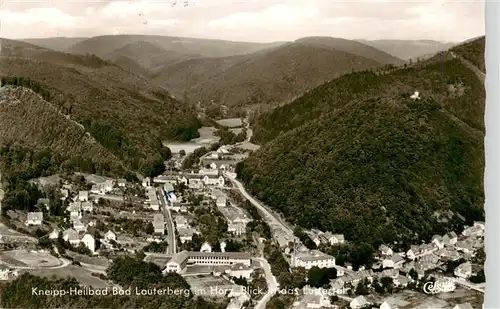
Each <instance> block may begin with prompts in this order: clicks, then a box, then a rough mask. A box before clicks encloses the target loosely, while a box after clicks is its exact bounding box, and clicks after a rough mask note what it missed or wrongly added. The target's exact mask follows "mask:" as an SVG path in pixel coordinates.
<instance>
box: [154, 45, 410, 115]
mask: <svg viewBox="0 0 500 309" xmlns="http://www.w3.org/2000/svg"><path fill="white" fill-rule="evenodd" d="M403 63H404V62H403V61H402V60H400V59H397V58H395V57H393V56H391V55H389V54H387V53H384V52H381V51H378V50H376V49H374V48H372V47H370V46H366V45H363V44H361V43H359V42H354V41H349V40H343V39H334V38H323V37H312V38H303V39H299V40H297V41H295V42H291V43H286V44H282V45H280V46H278V47H274V48H267V49H263V50H260V51H257V52H254V53H250V54H245V55H237V56H232V57H217V58H199V59H191V60H187V61H182V62H178V63H176V64H174V65H172V66H166V67H165V68H164V69H163V70H161V71H159V72H157V73H156V74H155V76H154V81H155V82H156V83H157V84H159V85H164V86H165V87H167V88H168V89H169V90H170V91H171V92H172V93H173V94H175V95H176V96H179V95H183V94H187V95H188V97H187V99H188V100H189V101H190V102H202V103H203V102H205V103H206V102H210V101H214V102H219V103H220V104H224V105H227V106H228V107H233V108H246V107H248V106H255V105H266V106H276V105H279V104H281V103H284V102H287V101H289V100H291V99H292V98H294V97H295V96H297V95H299V94H301V93H303V92H305V91H307V90H308V89H311V88H314V87H316V86H318V85H320V84H321V83H323V82H326V81H327V80H330V79H332V78H336V77H339V76H341V75H342V74H346V73H351V72H353V71H358V70H365V69H368V68H377V67H382V66H384V65H394V64H398V65H401V64H403Z"/></svg>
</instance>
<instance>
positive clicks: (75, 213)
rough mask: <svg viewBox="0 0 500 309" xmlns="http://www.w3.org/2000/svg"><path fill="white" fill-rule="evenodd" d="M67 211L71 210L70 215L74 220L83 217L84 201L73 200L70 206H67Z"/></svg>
mask: <svg viewBox="0 0 500 309" xmlns="http://www.w3.org/2000/svg"><path fill="white" fill-rule="evenodd" d="M66 210H67V211H69V217H70V219H71V220H72V221H73V220H76V219H78V218H81V217H82V213H81V210H82V202H79V201H78V202H71V203H69V206H68V208H66Z"/></svg>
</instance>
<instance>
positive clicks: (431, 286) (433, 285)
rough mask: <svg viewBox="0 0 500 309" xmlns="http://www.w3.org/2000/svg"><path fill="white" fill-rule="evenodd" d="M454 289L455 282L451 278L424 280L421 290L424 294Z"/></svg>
mask: <svg viewBox="0 0 500 309" xmlns="http://www.w3.org/2000/svg"><path fill="white" fill-rule="evenodd" d="M454 289H455V282H453V280H445V281H436V282H432V281H429V282H426V283H424V286H423V288H422V290H423V291H424V293H426V294H438V293H442V292H449V291H453V290H454Z"/></svg>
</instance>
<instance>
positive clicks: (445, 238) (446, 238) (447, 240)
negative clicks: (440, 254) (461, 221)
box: [443, 231, 458, 246]
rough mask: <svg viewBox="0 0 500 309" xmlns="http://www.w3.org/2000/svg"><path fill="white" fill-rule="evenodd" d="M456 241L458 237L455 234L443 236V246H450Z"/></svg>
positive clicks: (450, 233)
mask: <svg viewBox="0 0 500 309" xmlns="http://www.w3.org/2000/svg"><path fill="white" fill-rule="evenodd" d="M457 241H458V236H457V234H456V233H455V232H453V231H451V232H449V233H447V234H446V235H444V236H443V244H444V245H445V246H452V245H454V244H456V243H457Z"/></svg>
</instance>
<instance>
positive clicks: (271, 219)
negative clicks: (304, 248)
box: [224, 172, 295, 238]
mask: <svg viewBox="0 0 500 309" xmlns="http://www.w3.org/2000/svg"><path fill="white" fill-rule="evenodd" d="M224 176H225V177H226V178H228V179H229V180H230V181H231V182H232V183H233V184H234V185H235V186H236V188H238V190H239V191H240V192H241V194H242V195H243V196H244V197H245V198H246V199H247V200H248V201H249V202H250V203H252V204H253V205H254V206H255V207H257V209H258V210H259V211H260V212H261V213H262V214H263V216H264V219H265V220H266V221H267V222H268V223H270V224H269V225H270V226H277V227H279V228H280V229H281V230H283V231H284V232H285V233H286V234H287V235H288V236H290V237H291V238H295V236H294V235H293V229H292V228H291V227H290V226H288V224H286V223H285V222H283V220H282V219H281V218H279V217H278V215H275V214H273V213H272V212H271V211H269V210H268V209H267V207H266V206H264V205H262V204H261V203H260V202H259V201H257V200H256V199H255V198H253V197H252V196H251V195H250V194H249V193H248V192H247V191H246V190H245V187H244V186H243V184H242V183H241V182H240V181H239V180H237V179H236V178H235V177H234V176H232V175H230V174H229V173H227V172H224Z"/></svg>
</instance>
